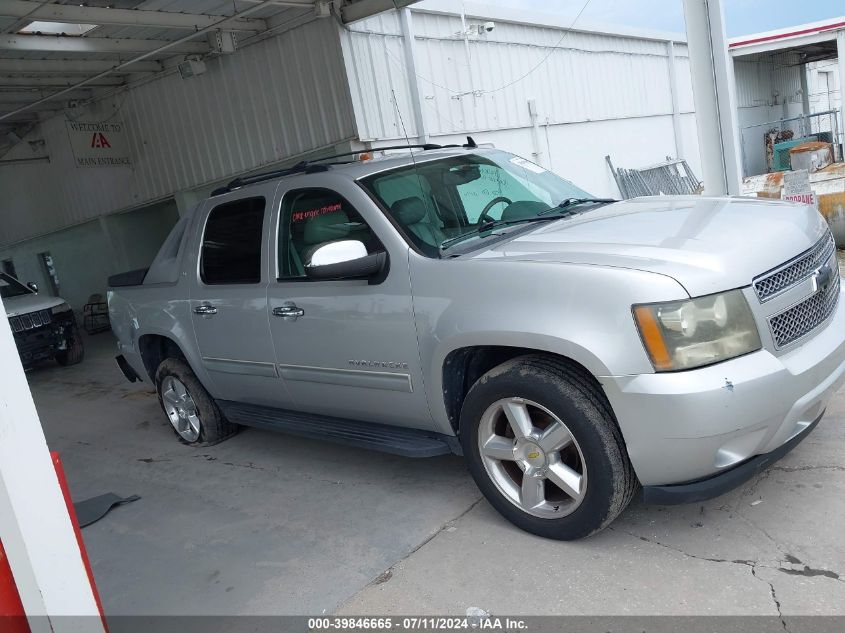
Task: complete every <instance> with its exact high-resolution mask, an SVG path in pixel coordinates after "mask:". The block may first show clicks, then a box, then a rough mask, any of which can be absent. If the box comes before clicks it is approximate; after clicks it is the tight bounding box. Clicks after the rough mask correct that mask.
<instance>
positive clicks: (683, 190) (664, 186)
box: [605, 156, 701, 200]
mask: <svg viewBox="0 0 845 633" xmlns="http://www.w3.org/2000/svg"><path fill="white" fill-rule="evenodd" d="M605 160H606V161H607V164H608V166H609V167H610V171H611V172H612V173H613V178H614V179H615V180H616V186H618V187H619V193H621V194H622V197H623V198H624V199H625V200H628V199H629V198H636V197H637V196H659V195H689V194H697V193H701V181H700V180H699V179H698V178H697V177H696V176H695V174H694V173H692V169H690V166H689V165H688V164H687V161H685V160H681V159H674V158H669V157H668V156H667V157H666V161H665V162H663V163H658V164H656V165H651V166H650V167H643V168H641V169H626V168H624V167H618V168H616V167H614V166H613V163H612V162H611V160H610V156H605Z"/></svg>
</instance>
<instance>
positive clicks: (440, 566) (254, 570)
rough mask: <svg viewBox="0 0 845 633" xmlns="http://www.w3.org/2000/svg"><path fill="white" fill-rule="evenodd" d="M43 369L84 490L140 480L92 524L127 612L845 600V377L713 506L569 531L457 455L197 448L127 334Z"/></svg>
mask: <svg viewBox="0 0 845 633" xmlns="http://www.w3.org/2000/svg"><path fill="white" fill-rule="evenodd" d="M87 349H88V355H87V357H86V359H85V362H84V363H83V364H81V365H78V366H75V367H71V368H64V369H63V368H60V367H57V366H54V365H51V364H46V365H44V366H42V367H40V368H38V369H36V370H34V371H31V372H30V373H29V374H28V377H29V381H30V384H31V386H32V391H33V395H34V397H35V402H36V405H37V407H38V411H39V414H40V416H41V421H42V424H43V426H44V429H45V432H46V435H47V439H48V443H49V445H50V448H51V449H54V450H58V451H59V452H60V453H61V457H62V460H63V462H64V466H65V469H66V471H67V475H68V479H69V481H70V485H71V488H72V493H73V496H74V498H75V499H77V500H80V499H84V498H87V497H90V496H94V495H98V494H101V493H104V492H116V493H118V494H122V495H130V494H138V495H140V496H141V499H140V500H139V501H137V502H135V503H132V504H130V505H126V506H123V507H120V508H117V509H115V510H113V511H112V513H111V514H109V515H108V516H107V517H106V518H105V519H103V520H102V521H100V522H99V523H96V524H94V525H92V526H90V527H88V528H85V529H84V531H83V535H84V537H85V542H86V544H87V547H88V551H89V555H90V558H91V561H92V564H93V568H94V574H95V576H96V580H97V584H98V586H99V590H100V593H101V595H102V598H103V602H104V606H105V610H106V612H107V614H109V615H117V614H200V615H214V614H247V613H249V614H321V613H331V612H336V611H340V612H342V613H361V614H388V613H392V614H412V613H413V614H418V613H426V614H436V613H449V614H465V613H466V611H467V609H468V608H470V607H478V608H481V609H484V610H486V611H488V612H491V613H493V614H529V613H531V614H589V615H602V614H617V615H619V614H636V615H650V614H685V615H696V614H734V615H758V614H768V615H774V616H778V615H782V616H784V617H788V616H791V615H796V614H845V577H844V578H840V577H839V573H840V571H841V572H843V573H845V539H843V538H842V525H843V524H845V391H843V392H841V393H840V394H839V395H838V396H837V397H836V398H835V399H834V401H833V403H832V405H831V406H830V408H829V409H828V413H827V416H826V417H825V419H824V420H823V422H822V423H821V424H820V425H819V427H818V428H817V429H816V430H815V431H814V433H813V434H812V435H811V436H810V437H809V438H808V439H807V440H806V441H805V442H803V443H802V444H801V445H800V446H799V447H798V448H797V449H795V450H794V451H793V452H792V453H791V454H790V455H788V456H787V457H786V458H785V459H783V460H782V461H781V462H779V463H778V464H777V465H775V466H774V467H773V468H771V469H769V470H768V471H766V472H765V473H763V474H762V475H761V476H759V477H757V478H755V479H754V480H753V481H751V482H749V484H747V485H746V486H744V487H742V488H741V489H739V490H736V491H734V492H732V493H730V494H728V495H725V496H724V497H721V498H719V499H715V500H713V501H710V502H707V503H703V504H696V505H693V506H681V507H670V508H662V507H652V506H645V505H643V504H642V503H640V502H637V501H635V502H634V503H633V504H632V505H631V506H630V507H629V509H628V510H627V511H626V512H625V513H624V514H623V515H622V517H621V518H620V519H619V520H617V521H616V522H615V523H614V524H613V526H612V527H611V528H610V529H608V530H606V531H605V532H603V533H601V534H599V535H597V536H595V537H593V538H591V539H588V540H585V541H580V542H574V543H559V542H553V541H547V540H543V539H540V538H537V537H534V536H531V535H529V534H526V533H523V532H521V531H519V530H517V529H516V528H514V527H512V526H511V525H510V524H509V523H507V522H505V521H504V520H503V519H502V518H500V517H499V516H498V515H497V514H496V513H495V512H494V511H493V510H491V508H490V507H489V506H488V504H487V503H486V502H485V501H483V500H481V499H480V494H479V492H478V491H477V490H476V488H475V486H474V484H473V482H472V481H471V479H470V477H469V475H468V474H467V472H466V469H465V467H464V464H463V462H462V460H461V459H460V458H457V457H443V458H437V459H429V460H410V459H402V458H398V457H392V456H388V455H382V454H379V453H371V452H365V451H360V450H355V449H351V448H345V447H339V446H334V445H331V444H321V443H318V442H314V441H309V440H304V439H298V438H291V437H287V436H284V435H281V434H274V433H270V432H265V431H257V430H246V431H244V432H243V433H241V434H239V435H237V436H236V437H234V438H233V439H231V440H229V441H227V442H224V443H223V444H220V445H218V446H214V447H212V448H202V449H193V448H190V447H186V446H183V445H181V444H179V443H178V442H177V441H176V439H175V437H174V435H173V433H172V432H171V430H170V428H169V427H168V424H167V422H166V421H165V418H164V417H163V414H162V412H161V410H160V408H159V406H158V402H157V399H156V397H155V395H154V394H153V393H150V392H148V391H146V390H145V389H144V388H143V387H139V386H138V385H137V384H135V385H132V384H129V383H127V382H125V380H124V379H123V377H122V375H121V374H120V372H119V371H118V369H117V367H116V366H114V364H113V361H112V349H113V343H112V339H111V335H110V334H101V335H98V336H96V337H93V338H90V339H88V348H87Z"/></svg>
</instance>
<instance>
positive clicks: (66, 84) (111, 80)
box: [0, 77, 124, 95]
mask: <svg viewBox="0 0 845 633" xmlns="http://www.w3.org/2000/svg"><path fill="white" fill-rule="evenodd" d="M77 83H79V79H78V78H70V77H0V88H2V87H3V86H16V87H19V88H20V87H29V86H55V87H57V88H70V87H71V86H74V85H75V84H77ZM123 83H124V78H123V77H102V78H100V79H94V80H92V81H90V82H88V83H87V84H86V85H88V86H122V85H123ZM0 95H2V93H0Z"/></svg>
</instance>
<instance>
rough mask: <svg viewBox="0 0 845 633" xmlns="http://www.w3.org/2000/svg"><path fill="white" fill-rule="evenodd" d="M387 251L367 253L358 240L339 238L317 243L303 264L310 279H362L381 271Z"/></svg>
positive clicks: (385, 261)
mask: <svg viewBox="0 0 845 633" xmlns="http://www.w3.org/2000/svg"><path fill="white" fill-rule="evenodd" d="M386 263H387V253H385V252H380V253H373V254H372V255H368V254H367V247H366V246H364V244H363V243H362V242H359V241H358V240H339V241H337V242H329V243H328V244H323V245H322V246H318V247H317V249H316V250H315V251H314V252H313V253H311V257H310V259H309V260H308V261H307V262H306V263H305V275H306V277H308V278H309V279H323V280H325V279H362V278H366V277H372V276H374V275H377V274H378V273H380V272H382V271H383V270H384V267H385V265H386Z"/></svg>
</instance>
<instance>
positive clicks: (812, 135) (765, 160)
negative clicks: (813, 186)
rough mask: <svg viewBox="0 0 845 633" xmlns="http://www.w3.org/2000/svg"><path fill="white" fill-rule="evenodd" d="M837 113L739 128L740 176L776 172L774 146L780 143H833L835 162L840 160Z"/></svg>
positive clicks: (830, 111) (796, 117)
mask: <svg viewBox="0 0 845 633" xmlns="http://www.w3.org/2000/svg"><path fill="white" fill-rule="evenodd" d="M838 115H839V111H838V110H826V111H824V112H814V113H813V114H802V115H799V116H795V117H789V118H786V119H778V120H777V121H767V122H765V123H755V124H754V125H746V126H744V127H742V128H740V130H739V133H740V146H741V148H742V175H743V176H745V177H747V176H756V175H758V174H764V173H768V172H771V171H779V167H782V166H780V165H778V164H777V159H776V156H775V154H774V145H775V144H776V143H779V142H783V141H790V140H797V139H811V140H816V141H823V142H826V143H832V144H833V152H834V160H836V161H837V162H838V161H841V160H842V149H841V147H840V146H839V116H838Z"/></svg>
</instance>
